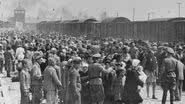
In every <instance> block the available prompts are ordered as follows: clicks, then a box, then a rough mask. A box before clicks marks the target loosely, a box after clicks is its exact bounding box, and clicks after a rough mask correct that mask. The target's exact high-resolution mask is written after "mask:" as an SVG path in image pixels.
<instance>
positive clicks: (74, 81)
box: [66, 57, 81, 104]
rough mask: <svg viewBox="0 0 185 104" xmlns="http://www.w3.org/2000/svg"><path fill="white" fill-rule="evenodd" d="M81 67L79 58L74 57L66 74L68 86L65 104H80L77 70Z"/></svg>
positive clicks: (79, 82) (79, 83)
mask: <svg viewBox="0 0 185 104" xmlns="http://www.w3.org/2000/svg"><path fill="white" fill-rule="evenodd" d="M80 65H81V58H80V57H74V58H73V59H72V66H71V68H70V69H69V72H68V77H69V79H68V81H69V82H68V85H67V92H66V104H81V93H80V91H81V80H80V74H79V68H80Z"/></svg>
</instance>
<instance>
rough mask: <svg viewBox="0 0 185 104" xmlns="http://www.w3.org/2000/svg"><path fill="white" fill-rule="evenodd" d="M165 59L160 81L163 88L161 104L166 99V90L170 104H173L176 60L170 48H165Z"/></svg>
mask: <svg viewBox="0 0 185 104" xmlns="http://www.w3.org/2000/svg"><path fill="white" fill-rule="evenodd" d="M166 51H167V57H166V58H165V59H164V61H163V63H162V69H161V79H162V83H161V85H162V88H163V98H162V104H165V103H166V97H167V92H168V90H169V91H170V104H173V100H174V99H173V97H174V92H175V85H176V72H177V68H176V67H177V60H176V59H175V58H174V57H173V55H174V54H175V52H174V50H173V49H172V48H169V47H168V48H167V49H166Z"/></svg>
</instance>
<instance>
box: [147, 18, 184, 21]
mask: <svg viewBox="0 0 185 104" xmlns="http://www.w3.org/2000/svg"><path fill="white" fill-rule="evenodd" d="M182 20H185V18H184V17H178V18H155V19H151V20H149V21H168V22H176V21H182Z"/></svg>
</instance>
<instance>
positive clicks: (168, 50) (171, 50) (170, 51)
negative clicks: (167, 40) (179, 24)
mask: <svg viewBox="0 0 185 104" xmlns="http://www.w3.org/2000/svg"><path fill="white" fill-rule="evenodd" d="M166 53H167V56H173V55H174V54H175V52H174V50H173V49H172V48H170V47H168V48H166Z"/></svg>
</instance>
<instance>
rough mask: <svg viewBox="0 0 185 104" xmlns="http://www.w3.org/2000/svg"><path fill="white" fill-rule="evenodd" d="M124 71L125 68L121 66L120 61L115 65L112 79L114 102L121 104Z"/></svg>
mask: <svg viewBox="0 0 185 104" xmlns="http://www.w3.org/2000/svg"><path fill="white" fill-rule="evenodd" d="M125 73H126V70H125V68H124V67H122V65H121V63H120V64H117V65H116V70H115V76H114V80H113V93H114V94H113V95H114V101H115V104H121V100H122V95H123V93H124V92H123V91H124V85H125V78H126V77H125Z"/></svg>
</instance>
